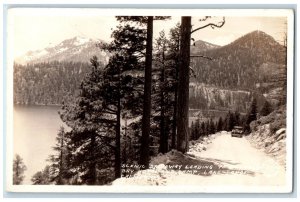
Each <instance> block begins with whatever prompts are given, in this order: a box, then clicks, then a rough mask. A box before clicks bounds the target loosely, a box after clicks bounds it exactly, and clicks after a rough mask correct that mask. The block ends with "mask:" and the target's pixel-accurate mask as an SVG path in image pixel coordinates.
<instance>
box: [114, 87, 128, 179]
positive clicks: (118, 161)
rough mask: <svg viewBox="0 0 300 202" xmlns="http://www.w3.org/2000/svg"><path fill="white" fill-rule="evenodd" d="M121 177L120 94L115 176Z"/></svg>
mask: <svg viewBox="0 0 300 202" xmlns="http://www.w3.org/2000/svg"><path fill="white" fill-rule="evenodd" d="M119 90H120V89H119ZM125 149H126V148H125ZM120 177H121V100H120V96H119V98H118V104H117V123H116V147H115V178H116V179H117V178H120Z"/></svg>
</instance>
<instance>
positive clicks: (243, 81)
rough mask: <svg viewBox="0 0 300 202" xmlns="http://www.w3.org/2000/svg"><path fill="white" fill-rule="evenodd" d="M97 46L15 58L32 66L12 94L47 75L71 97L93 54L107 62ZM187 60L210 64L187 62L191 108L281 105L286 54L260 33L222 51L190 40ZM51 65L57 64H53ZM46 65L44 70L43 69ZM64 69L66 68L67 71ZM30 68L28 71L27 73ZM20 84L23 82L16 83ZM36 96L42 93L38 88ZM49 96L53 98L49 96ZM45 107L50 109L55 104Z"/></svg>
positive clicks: (77, 43) (71, 42)
mask: <svg viewBox="0 0 300 202" xmlns="http://www.w3.org/2000/svg"><path fill="white" fill-rule="evenodd" d="M99 42H103V41H102V40H93V39H88V38H84V37H73V38H71V39H66V40H64V41H62V42H61V43H59V44H57V45H54V46H52V47H47V48H45V49H42V50H39V51H29V52H28V53H26V54H25V55H24V56H23V57H21V58H18V59H16V62H17V63H19V64H26V63H29V64H32V65H31V66H32V67H28V69H23V68H22V67H19V68H18V70H19V71H18V72H15V74H18V77H24V78H25V76H24V75H27V76H28V78H26V82H27V84H26V85H25V84H22V83H18V82H16V83H17V85H20V88H16V89H19V91H18V92H22V91H24V90H22V88H24V86H27V85H28V92H29V90H30V88H31V87H30V86H31V83H32V82H31V81H33V80H36V79H38V78H41V77H44V76H47V80H51V82H52V83H53V81H56V80H57V79H55V78H54V76H55V75H56V74H57V73H58V72H59V74H60V72H61V73H62V75H61V77H62V78H60V77H59V80H61V82H62V83H63V86H64V88H63V89H64V90H65V92H67V91H73V92H74V89H71V88H75V86H78V85H79V84H80V80H81V79H82V78H83V75H84V74H85V72H87V71H88V64H87V63H88V62H89V60H90V58H91V57H92V56H93V55H97V56H98V58H99V60H100V61H101V62H102V64H104V65H105V64H106V63H107V61H108V59H109V54H108V53H105V52H102V51H101V50H100V49H99V48H98V47H96V44H97V43H99ZM191 55H203V56H208V57H210V58H212V60H208V59H205V58H199V57H192V58H191V67H192V69H193V71H194V73H195V76H196V77H191V84H192V85H190V107H191V108H200V109H208V110H209V109H220V108H222V109H224V110H226V109H231V110H235V109H236V110H239V111H243V112H245V111H246V110H247V107H248V106H249V103H250V101H251V99H252V97H253V96H256V95H259V97H260V100H261V103H263V97H265V98H266V99H268V100H272V102H273V103H275V104H276V103H279V102H280V100H283V99H282V95H284V93H286V87H285V86H284V85H285V84H286V49H285V47H283V46H282V45H281V44H279V43H278V42H276V41H275V40H274V39H273V38H272V37H271V36H269V35H268V34H266V33H264V32H261V31H254V32H251V33H249V34H246V35H244V36H242V37H240V38H238V39H237V40H235V41H233V42H231V43H230V44H228V45H226V46H218V45H214V44H212V43H208V42H205V41H201V40H198V41H195V43H194V46H191ZM53 61H59V62H60V63H58V64H56V63H53ZM49 62H50V63H49ZM70 62H71V63H73V62H80V63H86V64H76V67H73V66H74V65H75V64H74V65H72V64H68V63H70ZM38 63H39V64H38ZM43 63H49V64H43ZM33 64H37V65H33ZM46 66H47V67H48V69H47V70H43V68H44V67H46ZM77 66H78V67H77ZM66 67H68V68H71V69H70V70H67V69H66ZM30 68H32V70H29V69H30ZM73 68H74V69H73ZM64 71H68V74H70V75H71V77H72V78H71V77H70V79H69V80H68V79H66V80H68V82H70V81H71V80H72V79H75V78H76V79H75V80H78V82H77V83H74V85H72V87H70V85H69V84H68V82H67V81H66V82H64V79H63V75H64V73H65V72H64ZM53 75H54V76H53ZM56 76H57V75H56ZM52 77H53V78H52ZM33 78H36V79H33ZM278 79H280V82H278ZM20 81H22V79H21V78H20ZM45 85H46V84H45ZM46 86H48V85H46ZM60 86H61V85H60ZM47 88H48V87H47ZM49 88H50V87H49ZM59 88H61V87H59ZM69 88H70V89H69ZM45 89H46V87H45ZM40 91H41V92H42V91H43V89H42V90H40ZM247 92H249V93H250V94H249V93H247ZM16 94H18V93H16ZM40 94H41V93H40ZM53 94H55V93H54V92H53ZM16 97H17V96H16ZM22 97H24V96H22ZM50 97H51V96H50ZM52 97H55V95H53V96H52ZM17 98H18V97H17ZM24 100H25V101H24ZM57 100H60V99H57ZM37 102H41V103H42V102H44V101H39V100H38V101H37ZM16 103H29V101H28V99H27V98H26V99H23V98H22V99H17V100H16ZM50 103H51V104H55V103H56V101H55V99H54V100H53V101H51V102H50Z"/></svg>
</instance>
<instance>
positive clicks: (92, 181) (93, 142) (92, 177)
mask: <svg viewBox="0 0 300 202" xmlns="http://www.w3.org/2000/svg"><path fill="white" fill-rule="evenodd" d="M95 150H96V134H95V132H93V133H92V136H91V150H90V152H91V153H92V154H91V155H92V158H91V162H90V179H89V182H88V184H90V185H96V183H97V170H96V165H97V164H96V157H95V154H94V153H95Z"/></svg>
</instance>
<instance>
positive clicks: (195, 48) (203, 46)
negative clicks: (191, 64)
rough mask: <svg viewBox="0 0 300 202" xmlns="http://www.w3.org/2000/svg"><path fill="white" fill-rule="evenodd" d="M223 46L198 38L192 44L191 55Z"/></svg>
mask: <svg viewBox="0 0 300 202" xmlns="http://www.w3.org/2000/svg"><path fill="white" fill-rule="evenodd" d="M219 47H221V46H219V45H215V44H212V43H209V42H206V41H202V40H198V41H195V42H194V43H193V45H192V46H191V55H197V54H199V53H203V52H205V51H208V50H213V49H216V48H219Z"/></svg>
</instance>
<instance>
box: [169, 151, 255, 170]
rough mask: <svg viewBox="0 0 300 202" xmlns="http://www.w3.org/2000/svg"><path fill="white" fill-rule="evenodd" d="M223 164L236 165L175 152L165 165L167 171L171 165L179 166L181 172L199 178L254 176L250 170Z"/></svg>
mask: <svg viewBox="0 0 300 202" xmlns="http://www.w3.org/2000/svg"><path fill="white" fill-rule="evenodd" d="M225 164H230V165H238V164H239V163H234V162H231V161H224V160H219V159H212V158H199V157H195V156H192V155H186V154H182V153H180V152H176V153H175V154H174V155H172V156H171V157H170V161H169V162H168V163H167V165H169V166H168V168H169V170H172V165H173V166H174V165H181V167H180V169H179V170H181V171H183V172H185V173H188V174H195V175H201V176H212V175H224V174H229V175H232V174H240V175H250V176H255V173H254V172H253V171H250V170H243V169H233V168H228V167H226V166H225Z"/></svg>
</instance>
